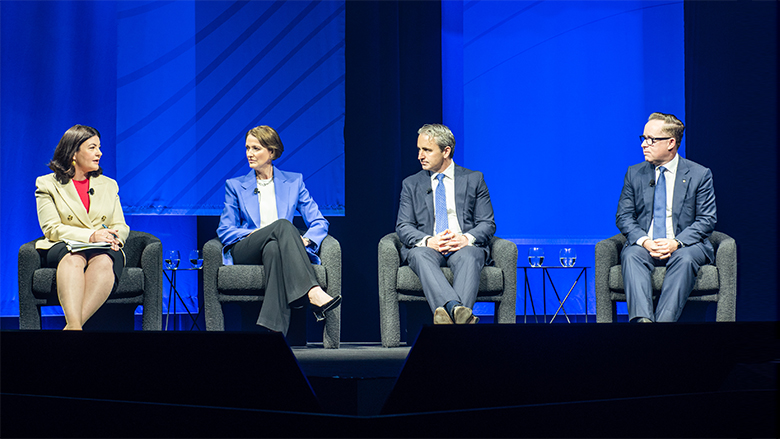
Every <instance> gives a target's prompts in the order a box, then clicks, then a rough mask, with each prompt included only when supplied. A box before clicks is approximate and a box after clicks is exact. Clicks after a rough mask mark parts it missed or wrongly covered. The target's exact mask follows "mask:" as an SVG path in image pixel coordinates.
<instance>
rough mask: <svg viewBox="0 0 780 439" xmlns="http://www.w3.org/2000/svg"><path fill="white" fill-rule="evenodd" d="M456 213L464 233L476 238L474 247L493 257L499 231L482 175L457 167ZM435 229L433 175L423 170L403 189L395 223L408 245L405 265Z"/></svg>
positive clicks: (407, 179) (402, 252)
mask: <svg viewBox="0 0 780 439" xmlns="http://www.w3.org/2000/svg"><path fill="white" fill-rule="evenodd" d="M455 210H456V211H457V214H458V224H459V225H460V229H461V231H462V232H463V233H470V234H471V235H473V236H474V238H476V241H475V242H474V245H475V246H478V247H482V248H484V249H485V251H486V254H487V256H489V248H488V244H489V243H490V239H491V238H492V237H493V234H494V233H495V232H496V223H495V221H494V220H493V205H492V204H491V203H490V193H489V192H488V188H487V185H486V184H485V179H484V177H483V176H482V173H481V172H478V171H472V170H469V169H466V168H464V167H461V166H458V165H455ZM433 226H434V210H433V191H432V190H431V172H430V171H420V172H418V173H416V174H414V175H412V176H409V177H407V178H406V179H404V181H403V188H402V189H401V203H400V205H399V206H398V220H397V221H396V224H395V231H396V233H398V238H399V239H400V240H401V242H402V243H403V244H404V247H403V248H401V262H405V261H406V257H407V255H408V254H409V249H411V248H412V247H414V246H415V244H417V243H418V242H420V240H421V239H423V238H425V237H426V236H429V235H433Z"/></svg>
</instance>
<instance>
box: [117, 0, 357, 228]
mask: <svg viewBox="0 0 780 439" xmlns="http://www.w3.org/2000/svg"><path fill="white" fill-rule="evenodd" d="M118 9H119V10H118V30H117V32H118V60H117V75H118V77H117V122H116V126H117V161H118V163H120V164H121V166H117V176H118V180H119V185H120V187H121V188H122V202H123V204H124V205H125V206H126V207H125V209H126V212H127V213H129V214H179V215H182V214H183V215H218V214H219V213H220V212H221V211H222V206H223V203H224V182H225V180H226V179H228V178H231V177H235V176H238V175H242V174H245V173H246V172H248V171H249V167H248V166H247V164H246V157H245V154H244V134H245V133H246V132H247V131H248V130H249V129H251V128H252V127H254V126H257V125H261V124H262V125H270V126H272V127H274V128H275V129H276V130H277V131H278V132H279V134H280V136H281V138H282V142H283V143H284V144H285V152H284V155H283V156H282V157H281V158H280V159H279V160H277V162H276V164H277V166H279V167H280V168H283V169H285V170H289V171H296V172H301V173H303V175H304V179H305V181H306V184H307V186H308V188H309V191H310V192H311V194H312V196H313V197H314V199H315V200H317V202H318V203H319V204H320V208H321V209H322V211H323V213H324V214H325V215H343V214H344V135H343V132H344V3H343V2H318V1H296V2H283V1H276V2H224V1H216V2H208V1H195V2H142V3H135V2H126V3H125V2H122V3H120V4H119V6H118Z"/></svg>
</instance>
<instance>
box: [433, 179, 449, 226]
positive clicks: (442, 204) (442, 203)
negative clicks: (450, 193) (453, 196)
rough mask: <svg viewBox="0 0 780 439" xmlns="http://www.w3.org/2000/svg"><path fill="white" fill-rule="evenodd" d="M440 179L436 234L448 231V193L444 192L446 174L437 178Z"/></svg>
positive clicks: (436, 208) (436, 209) (437, 194)
mask: <svg viewBox="0 0 780 439" xmlns="http://www.w3.org/2000/svg"><path fill="white" fill-rule="evenodd" d="M436 178H438V179H439V184H438V185H437V186H436V200H435V202H436V207H435V212H436V230H435V231H434V234H436V235H438V234H439V233H441V232H443V231H445V230H447V227H448V223H447V192H446V191H445V190H444V174H439V175H437V176H436Z"/></svg>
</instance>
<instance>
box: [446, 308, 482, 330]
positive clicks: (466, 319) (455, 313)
mask: <svg viewBox="0 0 780 439" xmlns="http://www.w3.org/2000/svg"><path fill="white" fill-rule="evenodd" d="M473 317H474V314H472V313H471V308H466V307H465V306H456V307H455V308H453V309H452V320H453V321H454V322H455V324H456V325H466V324H470V323H471V320H472V318H473ZM477 320H479V319H477Z"/></svg>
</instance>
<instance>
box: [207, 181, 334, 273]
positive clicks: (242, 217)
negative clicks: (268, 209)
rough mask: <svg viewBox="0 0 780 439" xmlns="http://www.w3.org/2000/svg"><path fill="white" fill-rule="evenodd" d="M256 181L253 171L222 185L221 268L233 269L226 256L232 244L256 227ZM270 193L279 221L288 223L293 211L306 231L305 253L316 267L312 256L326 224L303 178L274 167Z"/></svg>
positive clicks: (325, 228) (318, 244)
mask: <svg viewBox="0 0 780 439" xmlns="http://www.w3.org/2000/svg"><path fill="white" fill-rule="evenodd" d="M256 181H257V180H256V179H255V171H254V170H251V171H249V173H248V174H246V175H244V176H243V177H236V178H231V179H230V180H228V181H227V182H225V208H224V209H223V210H222V216H221V217H220V219H219V227H218V228H217V235H218V236H219V240H220V241H222V245H223V250H222V261H223V263H224V264H225V265H233V255H232V254H231V252H230V250H231V249H232V244H235V243H237V242H238V241H240V240H242V239H244V238H245V237H246V236H247V235H249V234H250V233H251V232H252V231H253V230H255V229H257V228H258V227H260V205H259V204H258V202H257V195H256V194H255V193H254V190H255V188H257V182H256ZM274 193H275V194H276V211H277V213H278V215H279V219H282V218H284V219H286V220H288V221H290V222H292V220H293V216H295V211H296V210H297V211H298V212H300V213H301V216H302V217H303V221H304V222H305V223H306V227H308V230H307V231H306V233H305V234H304V235H303V236H304V237H305V238H308V239H309V240H310V241H311V242H313V243H314V248H313V249H312V248H307V249H306V251H307V252H308V253H309V259H310V260H311V261H312V263H315V264H319V263H320V258H319V257H318V256H317V254H316V253H317V251H318V250H319V248H320V244H321V243H322V240H323V239H325V236H326V235H327V234H328V226H329V223H328V220H326V219H325V217H323V216H322V213H320V209H319V207H317V203H316V202H315V201H314V199H312V197H311V195H309V191H308V190H307V189H306V185H304V184H303V175H301V174H298V173H295V172H285V171H281V170H279V169H277V168H276V167H274Z"/></svg>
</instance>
